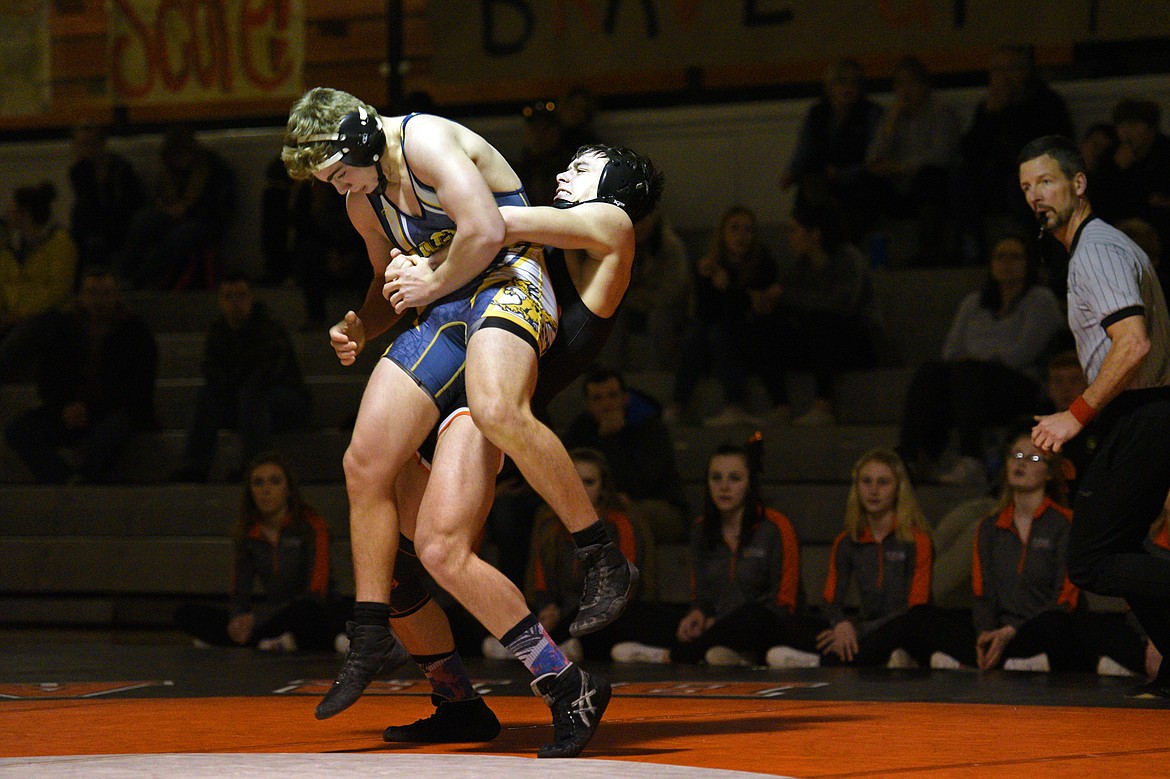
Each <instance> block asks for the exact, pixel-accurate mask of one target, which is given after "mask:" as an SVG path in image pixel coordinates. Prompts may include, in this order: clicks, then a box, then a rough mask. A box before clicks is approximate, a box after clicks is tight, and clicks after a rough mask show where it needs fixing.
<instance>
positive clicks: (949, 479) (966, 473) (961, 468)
mask: <svg viewBox="0 0 1170 779" xmlns="http://www.w3.org/2000/svg"><path fill="white" fill-rule="evenodd" d="M937 480H938V482H939V483H940V484H949V485H951V486H952V487H986V486H987V472H986V471H985V470H984V469H983V464H982V463H980V462H979V461H978V460H976V459H975V458H974V457H960V458H959V460H958V462H956V463H955V464H954V465H952V466H951V467H950V468H948V469H947V470H945V471H943V472H942V473H940V474H939V475H938V477H937Z"/></svg>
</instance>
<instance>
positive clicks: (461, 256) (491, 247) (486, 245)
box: [430, 233, 503, 301]
mask: <svg viewBox="0 0 1170 779" xmlns="http://www.w3.org/2000/svg"><path fill="white" fill-rule="evenodd" d="M461 238H462V240H461ZM501 248H503V244H502V243H500V242H498V241H491V240H484V239H482V238H473V237H470V236H461V235H460V234H459V233H456V235H455V238H454V240H452V241H451V244H450V245H449V246H448V247H447V251H446V253H445V257H444V258H443V259H442V261H441V262H439V264H438V265H435V266H432V271H433V273H432V276H431V290H432V294H431V296H430V297H431V300H432V301H433V300H438V299H439V298H441V297H443V296H444V295H449V294H451V293H452V292H454V291H455V290H457V289H460V288H461V287H463V286H464V285H465V284H467V283H468V282H470V281H471V280H472V279H474V278H475V277H476V276H478V275H479V274H481V273H483V272H484V271H485V270H487V267H488V266H489V265H491V262H492V260H493V259H494V258H495V256H496V254H497V253H498V252H499V251H500V249H501Z"/></svg>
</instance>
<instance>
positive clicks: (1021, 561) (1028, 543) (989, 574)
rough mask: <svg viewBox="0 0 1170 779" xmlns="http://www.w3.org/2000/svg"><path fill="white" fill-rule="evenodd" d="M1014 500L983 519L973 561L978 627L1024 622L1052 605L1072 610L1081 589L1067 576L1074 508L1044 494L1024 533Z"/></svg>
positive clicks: (974, 618)
mask: <svg viewBox="0 0 1170 779" xmlns="http://www.w3.org/2000/svg"><path fill="white" fill-rule="evenodd" d="M1015 514H1016V512H1015V506H1010V505H1009V506H1008V507H1007V508H1005V509H1004V510H1003V511H1001V512H1000V513H999V515H998V516H990V517H987V518H986V519H984V520H983V521H982V522H980V523H979V529H978V530H977V531H976V533H975V551H974V554H973V556H972V561H971V587H972V589H973V590H974V593H975V602H974V604H973V605H972V607H971V619H972V621H973V622H974V623H975V630H976V631H977V632H980V633H982V632H984V631H988V630H995V629H996V628H1001V627H1004V626H1005V625H1011V626H1012V627H1014V628H1016V629H1017V630H1019V628H1020V626H1021V625H1023V624H1024V623H1025V622H1028V621H1029V620H1031V619H1033V618H1035V617H1036V616H1037V615H1039V614H1041V613H1043V612H1045V611H1049V610H1061V611H1072V610H1074V609H1075V608H1076V606H1077V600H1078V598H1079V597H1080V590H1078V589H1077V588H1076V586H1074V585H1073V583H1072V582H1070V581H1069V580H1068V531H1069V527H1070V525H1071V522H1072V511H1071V510H1070V509H1068V508H1065V507H1064V506H1061V505H1058V504H1056V503H1054V502H1052V500H1051V499H1049V498H1045V499H1044V502H1043V503H1041V504H1040V506H1039V507H1038V508H1037V509H1036V513H1035V514H1033V515H1032V529H1031V530H1030V531H1029V533H1028V537H1027V538H1021V537H1020V532H1019V530H1018V529H1017V528H1016V524H1015Z"/></svg>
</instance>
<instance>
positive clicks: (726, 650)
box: [703, 646, 754, 668]
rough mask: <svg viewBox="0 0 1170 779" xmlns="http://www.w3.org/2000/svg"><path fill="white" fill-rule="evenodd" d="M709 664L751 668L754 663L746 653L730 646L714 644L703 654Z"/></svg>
mask: <svg viewBox="0 0 1170 779" xmlns="http://www.w3.org/2000/svg"><path fill="white" fill-rule="evenodd" d="M703 660H705V661H706V662H707V665H721V666H736V667H740V668H750V667H751V666H752V665H754V663H753V662H752V661H751V660H750V659H748V658H747V657H746V656H745V655H743V654H741V653H740V652H737V651H735V650H734V649H732V648H731V647H729V646H713V647H711V648H710V649H708V650H707V652H706V654H704V655H703Z"/></svg>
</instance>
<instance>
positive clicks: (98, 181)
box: [69, 122, 145, 268]
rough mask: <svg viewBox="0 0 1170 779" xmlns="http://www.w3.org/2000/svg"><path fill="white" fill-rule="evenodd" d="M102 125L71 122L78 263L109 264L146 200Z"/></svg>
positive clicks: (73, 221) (73, 224)
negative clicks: (114, 151) (108, 145)
mask: <svg viewBox="0 0 1170 779" xmlns="http://www.w3.org/2000/svg"><path fill="white" fill-rule="evenodd" d="M106 140H107V139H106V130H105V128H104V127H102V126H100V125H98V124H95V123H93V122H81V123H79V124H76V125H74V126H73V164H72V165H70V166H69V184H70V185H71V186H72V188H73V214H72V217H71V219H70V232H72V234H73V240H74V241H75V242H76V243H77V248H78V253H79V260H80V265H81V267H82V268H84V267H86V266H87V265H103V266H107V267H108V266H109V265H110V263H111V262H112V261H113V259H114V258H115V256H117V255H118V254H119V253H120V252H121V251H122V245H123V243H124V242H125V240H126V228H127V226H128V225H129V224H130V219H131V217H133V216H134V212H135V211H137V210H138V209H139V208H140V207H141V206H142V203H143V201H144V198H145V196H144V194H143V191H142V181H141V180H140V179H139V178H138V174H137V173H135V172H134V166H132V165H131V164H130V163H129V161H127V160H126V158H125V157H122V156H121V155H119V154H114V153H113V152H111V151H110V150H109V149H108V148H107V145H106Z"/></svg>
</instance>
